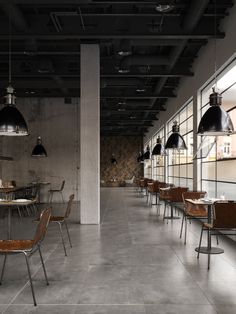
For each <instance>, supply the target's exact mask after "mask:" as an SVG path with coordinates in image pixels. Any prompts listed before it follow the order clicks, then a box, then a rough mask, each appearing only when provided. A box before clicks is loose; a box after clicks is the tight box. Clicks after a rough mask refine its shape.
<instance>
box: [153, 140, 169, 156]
mask: <svg viewBox="0 0 236 314" xmlns="http://www.w3.org/2000/svg"><path fill="white" fill-rule="evenodd" d="M152 155H153V156H155V155H158V156H160V155H166V151H165V148H164V146H163V144H162V140H161V138H160V136H158V138H157V143H156V145H155V146H154V148H153V150H152Z"/></svg>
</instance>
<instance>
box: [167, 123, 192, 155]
mask: <svg viewBox="0 0 236 314" xmlns="http://www.w3.org/2000/svg"><path fill="white" fill-rule="evenodd" d="M165 149H177V150H181V149H187V146H186V144H185V141H184V139H183V137H182V136H181V135H180V134H179V125H178V122H177V121H174V124H173V126H172V134H171V135H170V136H169V138H168V140H167V142H166V145H165Z"/></svg>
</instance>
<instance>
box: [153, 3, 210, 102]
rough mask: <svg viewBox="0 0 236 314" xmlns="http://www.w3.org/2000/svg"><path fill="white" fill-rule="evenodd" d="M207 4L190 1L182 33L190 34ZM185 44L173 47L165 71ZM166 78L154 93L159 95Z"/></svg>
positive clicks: (171, 66)
mask: <svg viewBox="0 0 236 314" xmlns="http://www.w3.org/2000/svg"><path fill="white" fill-rule="evenodd" d="M208 3H209V0H202V1H198V0H194V1H191V6H190V8H189V10H188V13H187V14H186V15H185V17H184V20H183V27H184V31H186V32H187V33H191V32H192V31H193V30H194V28H195V27H196V26H197V24H198V22H199V20H200V18H201V16H202V14H203V13H204V11H205V9H206V7H207V5H208ZM186 44H187V40H183V41H181V42H180V45H179V46H177V47H175V48H174V49H173V50H172V53H171V57H170V63H169V66H168V67H167V69H166V70H167V71H171V70H172V69H173V67H174V65H175V64H176V62H177V60H178V58H179V57H180V55H181V53H182V52H183V50H184V48H185V46H186ZM167 79H168V78H165V77H162V78H161V79H160V80H159V82H158V83H157V85H156V87H155V93H159V92H160V91H161V90H162V88H163V87H164V85H165V83H166V81H167ZM154 103H155V100H151V104H152V105H154Z"/></svg>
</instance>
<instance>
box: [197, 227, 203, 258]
mask: <svg viewBox="0 0 236 314" xmlns="http://www.w3.org/2000/svg"><path fill="white" fill-rule="evenodd" d="M202 234H203V225H202V230H201V235H200V240H199V246H198V253H197V258H199V254H200V248H201V244H202Z"/></svg>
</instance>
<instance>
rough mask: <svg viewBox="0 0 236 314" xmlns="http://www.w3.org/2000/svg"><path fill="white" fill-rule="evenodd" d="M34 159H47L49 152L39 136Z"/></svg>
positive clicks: (33, 154) (33, 152)
mask: <svg viewBox="0 0 236 314" xmlns="http://www.w3.org/2000/svg"><path fill="white" fill-rule="evenodd" d="M31 156H32V157H47V156H48V155H47V152H46V149H45V148H44V146H43V145H42V139H41V137H40V136H39V137H38V139H37V144H36V145H35V147H34V149H33V150H32V154H31Z"/></svg>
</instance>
